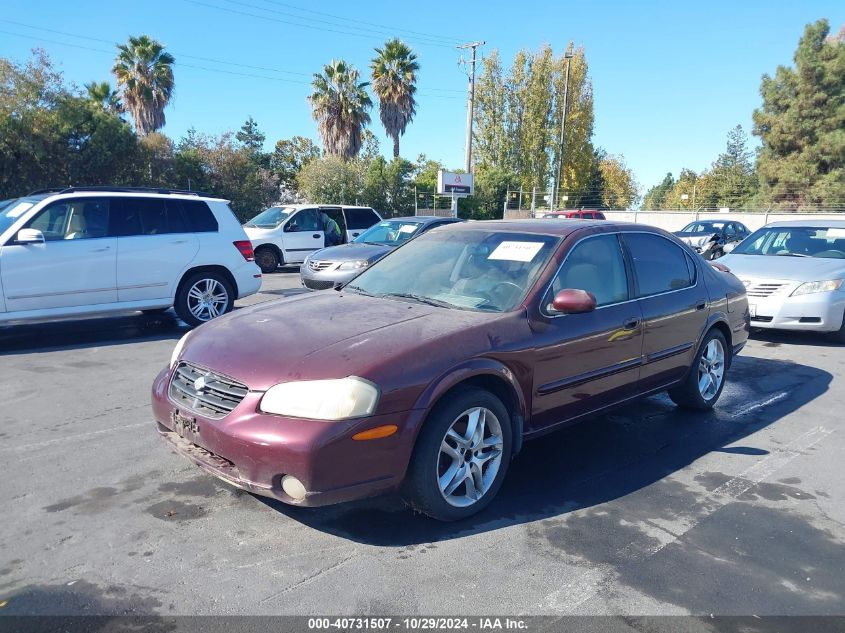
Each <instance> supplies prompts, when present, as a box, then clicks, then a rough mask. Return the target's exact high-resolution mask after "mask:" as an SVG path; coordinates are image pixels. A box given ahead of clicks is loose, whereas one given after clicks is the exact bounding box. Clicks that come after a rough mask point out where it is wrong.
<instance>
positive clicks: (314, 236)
mask: <svg viewBox="0 0 845 633" xmlns="http://www.w3.org/2000/svg"><path fill="white" fill-rule="evenodd" d="M311 237H313V238H314V239H315V240H318V239H320V234H319V233H314V235H312V236H311Z"/></svg>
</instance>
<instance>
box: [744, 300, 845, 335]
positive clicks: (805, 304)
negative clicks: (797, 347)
mask: <svg viewBox="0 0 845 633" xmlns="http://www.w3.org/2000/svg"><path fill="white" fill-rule="evenodd" d="M748 305H749V310H750V311H751V313H752V314H753V315H754V316H752V317H751V327H755V328H769V329H777V330H809V331H815V332H835V331H836V330H838V329H839V328H840V327H842V319H843V314H845V293H843V292H832V293H831V292H818V293H813V294H808V295H799V296H797V297H786V298H780V297H778V298H771V297H767V298H758V297H748Z"/></svg>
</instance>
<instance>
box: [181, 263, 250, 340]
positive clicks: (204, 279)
mask: <svg viewBox="0 0 845 633" xmlns="http://www.w3.org/2000/svg"><path fill="white" fill-rule="evenodd" d="M173 307H174V308H175V309H176V314H178V315H179V318H180V319H182V320H183V321H184V322H185V323H187V324H188V325H190V326H191V327H196V326H197V325H202V324H203V323H206V322H207V321H211V319H213V318H216V317H218V316H221V315H223V314H226V313H227V312H231V311H232V308H234V307H235V290H234V288H233V287H232V284H231V282H230V281H229V280H228V279H226V277H225V276H224V275H221V274H220V273H218V272H214V271H202V272H198V273H194V274H193V275H190V276H189V277H187V278H186V279H184V280H183V281H182V284H181V285H180V286H179V291H178V292H177V293H176V304H175V305H174V306H173Z"/></svg>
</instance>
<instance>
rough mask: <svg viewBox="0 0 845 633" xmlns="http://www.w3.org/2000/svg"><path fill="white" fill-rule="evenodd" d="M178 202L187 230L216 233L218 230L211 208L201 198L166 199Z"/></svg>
mask: <svg viewBox="0 0 845 633" xmlns="http://www.w3.org/2000/svg"><path fill="white" fill-rule="evenodd" d="M174 203H177V204H180V205H181V207H182V212H183V215H184V218H185V222H186V223H187V226H188V230H189V231H192V232H194V233H216V232H217V230H218V226H217V218H215V217H214V213H212V211H211V209H209V208H208V205H207V204H206V203H205V202H203V201H202V200H177V199H174V200H172V201H168V203H167V204H168V207H169V206H170V205H171V204H174Z"/></svg>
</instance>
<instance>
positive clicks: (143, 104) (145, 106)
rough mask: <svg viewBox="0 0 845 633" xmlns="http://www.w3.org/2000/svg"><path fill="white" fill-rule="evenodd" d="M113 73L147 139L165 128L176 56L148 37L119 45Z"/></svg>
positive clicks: (138, 128) (141, 132)
mask: <svg viewBox="0 0 845 633" xmlns="http://www.w3.org/2000/svg"><path fill="white" fill-rule="evenodd" d="M117 48H118V50H119V51H120V52H119V53H118V54H117V58H116V59H115V60H114V67H113V68H112V72H113V73H114V75H115V77H117V85H118V87H119V88H121V89H122V91H123V103H124V104H125V106H126V109H127V110H128V111H129V114H131V115H132V118H133V119H134V121H135V129H136V130H137V131H138V133H139V134H141V135H144V136H146V135H147V134H149V133H150V132H155V131H156V130H158V129H159V128H161V127H163V126H164V123H165V120H164V108H165V107H167V104H168V103H170V99H171V98H172V96H173V62H174V61H175V60H174V59H173V55H171V54H170V53H168V52H166V51H165V50H164V46H163V45H162V44H160V43H159V42H157V41H155V40H154V39H152V38H150V37H149V36H147V35H141V36H140V37H130V38H129V42H128V43H127V44H120V45H118V47H117Z"/></svg>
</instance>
